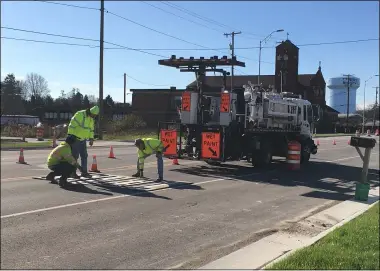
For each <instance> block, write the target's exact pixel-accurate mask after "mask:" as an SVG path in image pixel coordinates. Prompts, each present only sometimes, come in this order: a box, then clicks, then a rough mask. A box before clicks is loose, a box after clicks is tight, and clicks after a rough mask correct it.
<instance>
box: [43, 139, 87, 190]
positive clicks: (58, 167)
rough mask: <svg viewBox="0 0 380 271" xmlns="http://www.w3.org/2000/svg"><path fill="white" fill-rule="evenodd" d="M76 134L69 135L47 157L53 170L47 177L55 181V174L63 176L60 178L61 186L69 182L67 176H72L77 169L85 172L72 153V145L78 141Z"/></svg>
mask: <svg viewBox="0 0 380 271" xmlns="http://www.w3.org/2000/svg"><path fill="white" fill-rule="evenodd" d="M76 140H77V139H76V138H75V137H74V136H70V135H69V136H68V137H67V138H66V140H65V142H62V143H61V144H60V145H58V146H57V147H56V148H55V149H54V150H52V152H51V153H50V154H49V157H48V159H47V166H48V168H49V169H50V170H51V171H52V172H50V173H49V174H48V175H47V176H46V179H47V180H49V181H51V182H54V177H55V176H61V178H60V179H59V186H65V185H66V184H67V178H68V177H70V176H71V175H72V174H73V173H74V172H75V171H76V170H77V169H79V170H80V171H81V172H83V169H82V167H81V166H80V165H79V164H78V163H77V161H76V159H75V158H74V157H73V154H72V150H71V148H72V145H73V144H74V143H76Z"/></svg>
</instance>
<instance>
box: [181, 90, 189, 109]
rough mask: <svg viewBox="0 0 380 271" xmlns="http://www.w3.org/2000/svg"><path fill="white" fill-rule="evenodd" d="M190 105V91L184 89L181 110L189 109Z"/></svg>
mask: <svg viewBox="0 0 380 271" xmlns="http://www.w3.org/2000/svg"><path fill="white" fill-rule="evenodd" d="M190 106H191V93H190V92H188V91H185V92H184V93H182V111H190Z"/></svg>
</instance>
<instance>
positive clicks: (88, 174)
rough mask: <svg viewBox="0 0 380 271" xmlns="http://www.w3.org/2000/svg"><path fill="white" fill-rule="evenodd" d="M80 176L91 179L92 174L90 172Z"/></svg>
mask: <svg viewBox="0 0 380 271" xmlns="http://www.w3.org/2000/svg"><path fill="white" fill-rule="evenodd" d="M80 176H81V177H85V178H89V177H91V175H90V173H88V172H82V174H81V175H80Z"/></svg>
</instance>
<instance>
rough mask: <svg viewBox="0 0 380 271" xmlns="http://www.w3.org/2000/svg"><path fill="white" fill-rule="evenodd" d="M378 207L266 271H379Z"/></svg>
mask: <svg viewBox="0 0 380 271" xmlns="http://www.w3.org/2000/svg"><path fill="white" fill-rule="evenodd" d="M379 256H380V255H379V203H377V204H376V205H375V206H373V207H372V208H370V209H369V210H368V211H367V212H365V213H364V214H362V215H360V216H359V217H357V218H356V219H354V220H352V221H350V222H348V223H347V224H345V225H343V226H342V227H340V228H338V229H336V230H334V231H333V232H331V233H329V234H328V235H326V236H325V237H324V238H322V239H321V240H319V241H318V242H316V243H315V244H313V245H312V246H310V247H307V248H303V249H300V250H298V251H296V252H295V253H294V254H292V255H290V256H289V257H287V258H285V259H283V260H281V261H279V262H277V263H275V264H273V265H272V266H269V267H268V268H266V269H268V270H270V269H276V270H279V269H281V270H286V269H298V270H306V269H309V270H312V269H314V270H316V269H319V270H323V269H325V270H331V269H335V270H337V269H346V270H350V269H351V270H352V269H355V270H360V269H361V270H363V269H366V270H379V269H380V264H379Z"/></svg>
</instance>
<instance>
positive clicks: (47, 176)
mask: <svg viewBox="0 0 380 271" xmlns="http://www.w3.org/2000/svg"><path fill="white" fill-rule="evenodd" d="M54 177H55V174H54V172H53V171H52V172H50V173H49V174H48V175H46V177H45V178H46V180H48V181H50V182H51V183H54V182H55V179H54Z"/></svg>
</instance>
